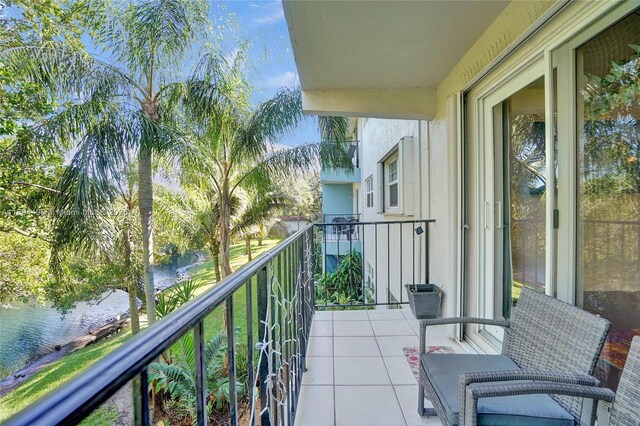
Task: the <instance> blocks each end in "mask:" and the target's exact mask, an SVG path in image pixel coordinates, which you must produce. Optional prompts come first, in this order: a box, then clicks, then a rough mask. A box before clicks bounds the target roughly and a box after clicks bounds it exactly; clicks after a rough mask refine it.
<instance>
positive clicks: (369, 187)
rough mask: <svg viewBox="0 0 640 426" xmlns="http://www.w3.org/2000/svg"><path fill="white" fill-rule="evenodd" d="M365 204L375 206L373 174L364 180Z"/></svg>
mask: <svg viewBox="0 0 640 426" xmlns="http://www.w3.org/2000/svg"><path fill="white" fill-rule="evenodd" d="M364 193H365V199H366V202H365V206H366V207H373V175H372V176H369V177H368V178H367V180H365V181H364Z"/></svg>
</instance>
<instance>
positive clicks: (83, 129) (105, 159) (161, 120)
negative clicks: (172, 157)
mask: <svg viewBox="0 0 640 426" xmlns="http://www.w3.org/2000/svg"><path fill="white" fill-rule="evenodd" d="M91 7H92V11H91V13H92V14H93V15H94V16H95V20H96V25H95V28H94V29H93V30H92V31H91V35H92V36H93V39H92V41H93V43H94V44H95V46H96V51H97V52H100V55H101V56H98V55H89V54H86V53H84V52H82V51H78V50H74V49H72V48H69V46H68V45H67V44H64V43H62V42H58V41H55V40H54V41H48V42H47V43H46V44H44V45H40V46H18V47H10V48H2V50H1V51H0V61H2V62H3V64H4V65H5V66H6V67H7V68H8V70H9V72H16V73H18V72H19V73H21V75H25V76H26V78H27V80H28V81H31V82H33V83H35V84H38V85H42V86H44V87H46V88H47V89H48V90H49V91H50V92H51V93H52V94H54V95H56V97H59V96H62V97H63V99H65V100H66V102H64V103H62V104H61V105H62V106H61V107H60V108H58V110H57V111H56V112H55V113H54V114H53V115H52V116H51V117H50V118H49V119H48V120H47V121H46V123H44V125H43V126H42V129H41V130H42V132H43V133H44V134H46V135H47V136H53V137H55V138H56V139H57V140H58V141H59V142H61V143H63V142H68V141H71V142H76V143H77V152H76V154H75V156H74V159H73V163H74V167H71V168H69V173H76V174H78V175H79V176H82V178H81V179H80V180H78V181H77V182H78V185H77V186H76V189H77V192H78V193H77V199H81V198H86V199H87V200H88V201H90V200H91V198H92V197H95V196H98V195H100V193H104V192H107V191H108V190H109V189H108V188H109V180H110V179H111V177H112V176H114V175H115V173H116V172H117V170H118V168H119V167H121V165H122V164H123V162H125V161H126V154H127V152H129V151H132V150H133V151H135V152H136V153H137V164H138V200H137V204H138V210H139V215H140V224H141V229H142V242H143V244H142V251H143V269H144V284H145V299H146V305H147V313H148V318H149V323H152V322H153V321H154V320H155V300H154V285H153V275H152V271H151V265H152V263H153V186H152V160H153V157H154V156H157V155H160V154H163V153H165V152H167V151H169V150H171V149H172V147H173V146H175V144H174V142H175V138H176V134H177V129H176V128H175V127H174V124H175V120H173V119H172V118H171V115H172V107H171V103H170V100H171V99H170V96H169V95H168V94H169V92H170V91H169V90H166V88H167V87H168V86H170V85H171V83H172V82H173V81H175V80H176V77H177V75H176V74H177V72H176V70H179V69H180V68H181V66H182V64H183V63H184V60H185V58H186V57H187V55H188V54H190V53H192V51H193V48H194V43H195V41H196V40H198V39H199V34H201V33H203V32H204V31H205V28H206V26H207V10H208V7H207V3H206V2H205V1H204V0H144V1H141V2H135V3H129V4H124V5H123V4H122V3H115V4H111V3H103V2H99V3H96V4H91ZM103 57H104V58H103ZM68 180H69V181H71V180H73V179H68ZM89 204H91V203H89V202H87V203H85V205H89ZM79 214H84V212H79Z"/></svg>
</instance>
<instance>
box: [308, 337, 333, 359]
mask: <svg viewBox="0 0 640 426" xmlns="http://www.w3.org/2000/svg"><path fill="white" fill-rule="evenodd" d="M307 356H333V337H331V336H327V337H323V336H317V337H309V346H308V348H307Z"/></svg>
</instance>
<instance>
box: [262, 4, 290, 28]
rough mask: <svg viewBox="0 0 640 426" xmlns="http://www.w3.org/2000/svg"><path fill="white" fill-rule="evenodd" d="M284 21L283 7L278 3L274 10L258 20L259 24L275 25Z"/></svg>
mask: <svg viewBox="0 0 640 426" xmlns="http://www.w3.org/2000/svg"><path fill="white" fill-rule="evenodd" d="M283 19H284V10H283V9H282V5H281V4H280V3H279V2H278V3H276V6H275V7H274V8H271V10H270V11H269V12H267V13H265V14H264V15H262V16H259V17H258V18H256V22H257V23H258V24H274V23H276V22H279V21H282V20H283Z"/></svg>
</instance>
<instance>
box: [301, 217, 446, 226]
mask: <svg viewBox="0 0 640 426" xmlns="http://www.w3.org/2000/svg"><path fill="white" fill-rule="evenodd" d="M398 223H436V220H435V219H411V220H383V221H380V220H378V221H371V222H360V221H358V222H344V223H333V222H328V223H327V222H325V223H314V224H312V225H311V226H336V225H342V226H357V225H375V224H378V225H386V224H389V225H394V224H398Z"/></svg>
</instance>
